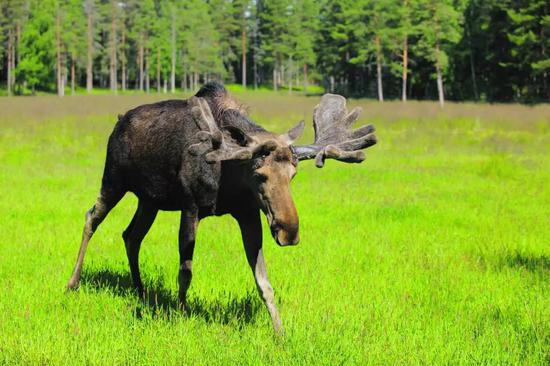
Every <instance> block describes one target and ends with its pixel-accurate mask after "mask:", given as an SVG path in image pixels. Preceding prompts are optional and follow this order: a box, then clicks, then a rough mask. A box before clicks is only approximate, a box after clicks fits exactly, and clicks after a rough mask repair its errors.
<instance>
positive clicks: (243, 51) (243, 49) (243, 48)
mask: <svg viewBox="0 0 550 366" xmlns="http://www.w3.org/2000/svg"><path fill="white" fill-rule="evenodd" d="M241 54H242V62H241V66H242V85H243V88H246V26H245V24H244V12H243V25H242V31H241Z"/></svg>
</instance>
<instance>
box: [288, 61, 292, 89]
mask: <svg viewBox="0 0 550 366" xmlns="http://www.w3.org/2000/svg"><path fill="white" fill-rule="evenodd" d="M288 94H289V95H292V58H290V60H289V67H288Z"/></svg>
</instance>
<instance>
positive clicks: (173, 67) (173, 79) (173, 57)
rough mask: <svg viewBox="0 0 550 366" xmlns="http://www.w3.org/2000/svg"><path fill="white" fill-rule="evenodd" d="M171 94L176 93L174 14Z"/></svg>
mask: <svg viewBox="0 0 550 366" xmlns="http://www.w3.org/2000/svg"><path fill="white" fill-rule="evenodd" d="M170 92H171V93H172V94H174V93H175V92H176V19H175V14H172V68H171V70H170Z"/></svg>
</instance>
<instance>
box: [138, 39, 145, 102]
mask: <svg viewBox="0 0 550 366" xmlns="http://www.w3.org/2000/svg"><path fill="white" fill-rule="evenodd" d="M143 58H144V50H143V44H140V45H139V50H138V63H139V90H141V91H143V76H144V75H143V63H144V62H143Z"/></svg>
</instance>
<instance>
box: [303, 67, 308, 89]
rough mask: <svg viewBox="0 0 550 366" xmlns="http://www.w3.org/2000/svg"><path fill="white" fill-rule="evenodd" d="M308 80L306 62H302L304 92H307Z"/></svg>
mask: <svg viewBox="0 0 550 366" xmlns="http://www.w3.org/2000/svg"><path fill="white" fill-rule="evenodd" d="M307 87H308V80H307V64H304V94H307Z"/></svg>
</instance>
